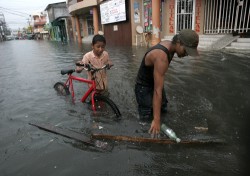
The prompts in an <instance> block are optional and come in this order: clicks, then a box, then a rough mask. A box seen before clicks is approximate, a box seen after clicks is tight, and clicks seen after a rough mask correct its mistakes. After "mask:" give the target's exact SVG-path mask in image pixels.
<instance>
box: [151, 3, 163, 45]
mask: <svg viewBox="0 0 250 176" xmlns="http://www.w3.org/2000/svg"><path fill="white" fill-rule="evenodd" d="M160 7H161V0H154V2H152V27H153V30H152V41H151V45H152V46H154V45H156V44H157V43H159V42H160V41H161V38H160V22H161V16H160V15H161V14H160Z"/></svg>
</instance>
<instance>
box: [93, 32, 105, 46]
mask: <svg viewBox="0 0 250 176" xmlns="http://www.w3.org/2000/svg"><path fill="white" fill-rule="evenodd" d="M97 42H103V43H104V44H106V39H105V37H104V36H103V35H100V34H97V35H95V36H94V37H93V39H92V45H94V44H96V43H97Z"/></svg>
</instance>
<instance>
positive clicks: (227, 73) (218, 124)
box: [0, 40, 250, 176]
mask: <svg viewBox="0 0 250 176" xmlns="http://www.w3.org/2000/svg"><path fill="white" fill-rule="evenodd" d="M89 49H90V46H89V45H84V46H82V47H78V46H77V45H74V44H65V45H61V44H59V43H51V42H48V41H32V40H22V41H9V42H2V43H0V53H1V56H0V63H1V64H0V72H1V73H0V84H1V85H0V171H1V174H0V175H2V176H10V175H14V176H18V175H20V176H22V175H43V176H44V175H46V176H49V175H53V176H54V175H60V176H62V175H114V176H116V175H126V176H127V175H136V176H139V175H143V176H147V175H148V176H149V175H150V176H151V175H164V176H165V175H171V176H172V175H183V176H184V175H185V176H187V175H190V176H191V175H192V176H193V175H202V176H210V175H211V176H212V175H213V176H214V175H227V176H229V175H243V174H244V173H246V174H249V169H247V166H248V163H247V161H248V160H246V159H247V155H249V150H247V149H248V148H249V145H247V140H249V135H248V134H249V133H248V132H249V130H247V128H246V127H248V126H249V119H248V118H249V110H248V109H249V97H250V91H249V87H250V81H249V76H250V55H249V54H250V52H243V51H224V50H222V51H213V52H208V51H201V58H200V59H194V58H185V59H179V58H174V60H173V61H172V63H171V66H170V68H169V71H168V74H167V75H166V81H165V87H166V91H167V97H168V100H169V106H168V111H169V113H168V114H167V115H164V116H163V118H164V120H165V122H166V123H167V124H168V125H169V126H171V127H172V128H173V129H174V130H175V132H176V133H177V134H178V136H179V137H180V138H182V139H187V138H209V137H211V136H212V137H217V138H221V139H225V140H226V142H227V144H225V145H212V146H210V145H209V146H206V145H201V146H194V145H192V146H191V145H190V146H189V145H184V146H183V145H159V144H154V145H153V144H147V145H145V144H134V143H126V142H116V143H115V144H114V148H113V150H112V151H111V152H103V151H99V150H97V149H95V148H92V147H88V146H85V145H83V144H81V143H79V142H76V141H74V140H71V139H67V138H65V137H61V136H59V135H56V134H52V133H49V132H46V131H42V130H40V129H38V128H36V127H33V126H30V125H29V124H28V123H29V122H34V121H36V122H37V121H38V122H45V123H50V124H52V125H57V126H60V127H63V128H67V129H71V130H75V131H79V132H82V133H85V134H86V135H88V134H90V133H92V132H93V131H95V132H102V133H112V134H116V135H118V134H119V135H133V136H134V135H142V134H143V135H145V136H147V135H148V134H147V133H146V131H147V129H148V125H147V124H146V125H144V126H142V125H140V124H139V122H138V120H137V110H136V102H135V96H134V91H133V89H134V80H135V76H136V73H137V69H138V67H139V64H140V62H141V58H142V56H143V54H144V52H145V51H146V48H142V47H138V48H136V47H126V48H124V47H109V46H107V50H108V51H109V53H110V57H111V59H112V61H113V62H114V64H115V66H114V67H113V68H112V69H111V70H110V71H109V88H110V92H111V97H110V98H111V99H112V100H114V102H115V103H116V104H117V105H118V106H119V108H120V111H121V113H122V120H121V121H118V122H117V121H105V120H101V119H99V120H96V119H93V117H92V114H91V112H90V111H89V110H88V109H87V108H86V106H85V105H83V104H82V103H80V102H76V103H75V104H73V103H71V102H70V101H69V100H68V99H66V98H65V97H60V96H58V95H57V94H56V93H55V91H54V89H53V85H54V83H55V82H57V81H62V80H65V77H64V76H61V75H60V70H61V69H63V68H74V62H75V61H76V60H79V59H80V58H81V57H82V54H83V53H85V52H87V51H89ZM83 75H84V74H83ZM76 86H77V87H80V86H81V85H79V84H76ZM80 92H81V91H79V92H77V93H78V94H80ZM79 98H80V97H79ZM96 125H99V126H102V127H103V129H101V130H99V131H98V130H97V129H93V126H96ZM197 126H198V127H200V126H201V127H208V129H209V130H208V131H207V132H201V131H197V130H195V128H194V127H197Z"/></svg>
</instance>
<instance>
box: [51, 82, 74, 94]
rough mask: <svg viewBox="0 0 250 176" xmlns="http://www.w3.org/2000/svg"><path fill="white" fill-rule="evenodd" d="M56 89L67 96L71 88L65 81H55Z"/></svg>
mask: <svg viewBox="0 0 250 176" xmlns="http://www.w3.org/2000/svg"><path fill="white" fill-rule="evenodd" d="M54 89H55V90H56V91H57V93H58V94H59V95H63V96H66V95H69V94H70V92H69V88H68V87H67V86H65V85H64V83H63V82H57V83H55V85H54Z"/></svg>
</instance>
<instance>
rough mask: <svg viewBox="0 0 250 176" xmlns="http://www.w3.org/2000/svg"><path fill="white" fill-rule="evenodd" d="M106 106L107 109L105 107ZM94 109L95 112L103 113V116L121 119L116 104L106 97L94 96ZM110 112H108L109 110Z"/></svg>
mask: <svg viewBox="0 0 250 176" xmlns="http://www.w3.org/2000/svg"><path fill="white" fill-rule="evenodd" d="M103 105H105V106H103ZM106 105H108V107H107V106H106ZM95 107H96V111H97V112H101V113H103V114H104V115H105V116H107V115H111V116H112V114H113V115H115V117H116V118H117V119H119V118H120V117H121V113H120V110H119V109H118V107H117V106H116V104H115V103H114V102H113V101H112V100H111V99H110V98H108V97H106V96H103V95H95ZM110 109H111V110H112V112H109V110H110Z"/></svg>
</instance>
